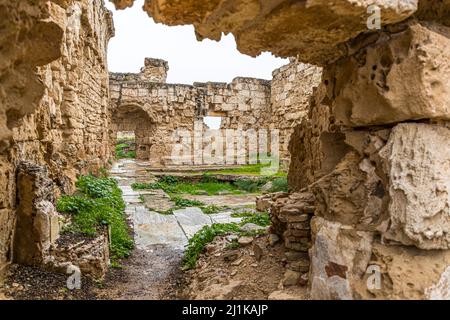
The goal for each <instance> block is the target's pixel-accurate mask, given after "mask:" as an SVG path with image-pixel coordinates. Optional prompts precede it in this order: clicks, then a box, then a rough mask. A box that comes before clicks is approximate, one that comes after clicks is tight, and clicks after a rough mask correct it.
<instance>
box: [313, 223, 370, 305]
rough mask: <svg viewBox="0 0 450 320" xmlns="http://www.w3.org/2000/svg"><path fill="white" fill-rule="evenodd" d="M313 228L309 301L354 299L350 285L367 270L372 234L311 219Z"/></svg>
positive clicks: (338, 224)
mask: <svg viewBox="0 0 450 320" xmlns="http://www.w3.org/2000/svg"><path fill="white" fill-rule="evenodd" d="M312 225H313V239H314V243H313V246H312V249H311V252H310V254H311V271H310V285H311V298H312V299H318V300H323V299H326V300H327V299H339V300H341V299H342V300H351V299H353V298H355V297H354V292H353V291H354V290H353V287H352V283H353V282H354V281H355V280H356V279H359V277H361V276H362V275H363V274H364V273H365V271H366V267H367V265H368V263H369V260H370V257H371V254H372V238H373V234H372V233H369V232H363V231H356V230H354V229H353V228H352V227H351V226H345V225H343V224H340V223H338V222H330V221H327V220H325V219H323V218H319V217H315V218H314V219H313V223H312Z"/></svg>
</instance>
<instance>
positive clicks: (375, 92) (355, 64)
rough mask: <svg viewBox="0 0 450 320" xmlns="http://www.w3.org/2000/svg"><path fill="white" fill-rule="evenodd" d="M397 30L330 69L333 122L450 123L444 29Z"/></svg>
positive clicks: (449, 43)
mask: <svg viewBox="0 0 450 320" xmlns="http://www.w3.org/2000/svg"><path fill="white" fill-rule="evenodd" d="M397 29H398V30H395V32H392V33H382V34H380V35H378V38H377V40H376V41H375V42H374V44H372V45H370V46H368V47H367V48H365V50H364V51H361V52H359V53H358V54H356V55H353V56H351V57H349V58H346V59H344V60H342V61H339V62H338V63H337V64H336V65H334V66H332V67H331V68H330V69H332V70H330V71H329V72H331V73H332V75H331V77H332V78H334V82H333V83H332V84H330V85H332V86H334V88H335V93H334V94H335V103H334V106H333V109H334V113H335V117H336V122H337V123H339V124H343V125H347V126H367V125H377V124H387V123H396V122H401V121H405V120H417V119H446V120H449V119H450V118H449V117H450V116H449V115H450V109H449V108H450V107H449V101H450V82H449V80H448V77H447V75H448V73H449V72H450V63H449V61H450V29H449V28H447V27H444V26H442V25H440V24H437V23H417V22H415V23H410V24H405V25H401V26H399V27H397Z"/></svg>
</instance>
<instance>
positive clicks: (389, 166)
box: [380, 123, 450, 249]
mask: <svg viewBox="0 0 450 320" xmlns="http://www.w3.org/2000/svg"><path fill="white" fill-rule="evenodd" d="M449 141H450V130H449V129H448V128H447V127H445V126H441V125H430V124H418V123H407V124H406V123H405V124H399V125H398V126H396V127H395V128H394V129H393V130H392V133H391V136H390V138H389V141H388V143H387V145H386V147H384V148H383V149H382V150H381V151H380V155H381V157H382V159H383V165H384V167H385V170H386V172H387V174H388V177H389V189H388V192H389V196H390V202H389V209H388V210H389V216H390V223H389V227H388V229H387V230H386V232H385V233H384V234H383V236H384V238H386V239H389V240H394V241H397V242H400V243H402V244H404V245H415V246H417V247H419V248H422V249H449V248H450V235H449V230H450V212H449V210H450V209H449V207H450V204H449V192H450V189H449V188H450V186H449V181H450V167H449V159H450V150H449V148H447V147H445V146H447V145H448V144H449Z"/></svg>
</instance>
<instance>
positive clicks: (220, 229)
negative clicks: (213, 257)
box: [183, 213, 270, 270]
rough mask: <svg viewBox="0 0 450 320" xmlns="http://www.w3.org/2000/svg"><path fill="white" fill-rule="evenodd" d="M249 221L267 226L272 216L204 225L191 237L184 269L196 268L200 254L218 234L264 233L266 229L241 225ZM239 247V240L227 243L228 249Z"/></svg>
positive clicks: (259, 215)
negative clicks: (250, 229) (252, 229)
mask: <svg viewBox="0 0 450 320" xmlns="http://www.w3.org/2000/svg"><path fill="white" fill-rule="evenodd" d="M247 223H255V224H257V225H259V226H262V227H266V226H268V225H270V218H269V214H268V213H262V214H251V215H247V217H245V218H244V219H242V221H241V222H240V223H216V224H213V225H211V226H204V227H203V228H202V229H201V230H200V231H199V232H197V233H196V234H195V235H194V236H193V237H192V238H191V239H189V242H188V245H187V247H186V251H185V254H184V258H183V270H189V269H192V268H195V266H196V264H197V261H198V258H199V257H200V254H201V253H202V252H203V250H204V249H205V247H206V245H207V244H208V243H211V242H212V241H214V239H215V238H216V237H217V236H222V235H225V234H229V233H235V234H238V235H239V236H257V235H260V234H263V233H264V232H265V230H257V231H253V232H244V231H242V230H241V227H242V226H243V225H245V224H247ZM238 247H239V243H238V242H237V241H232V242H231V243H229V244H228V245H227V248H228V249H236V248H238Z"/></svg>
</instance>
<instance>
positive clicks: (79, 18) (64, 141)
mask: <svg viewBox="0 0 450 320" xmlns="http://www.w3.org/2000/svg"><path fill="white" fill-rule="evenodd" d="M0 20H1V21H2V25H3V26H5V27H4V28H3V27H2V28H1V31H0V33H1V35H0V39H1V40H0V51H1V56H2V59H1V60H2V62H1V63H0V78H1V80H0V119H1V120H0V181H1V182H0V230H1V234H2V236H1V237H0V272H1V270H2V269H3V267H4V265H5V263H8V262H10V261H8V260H10V259H11V258H12V257H16V258H15V259H17V260H21V261H27V262H26V263H30V262H31V261H32V264H35V265H39V264H41V263H42V261H43V259H44V257H45V255H46V252H47V249H48V245H49V243H52V242H54V241H55V240H56V237H57V228H58V226H57V225H58V223H57V221H55V220H57V218H54V217H56V216H54V215H53V214H51V212H52V211H53V210H52V209H51V206H52V205H54V198H55V197H56V196H59V195H60V194H61V192H65V193H70V192H72V191H74V184H75V181H76V178H77V175H79V174H81V173H84V174H87V173H88V172H93V173H95V172H98V170H99V169H100V168H101V167H106V166H108V160H110V159H111V150H110V147H109V144H108V143H105V142H106V141H108V137H109V134H108V132H107V128H108V126H109V118H110V114H109V111H108V108H107V106H108V72H107V65H106V48H107V43H108V41H109V38H110V37H111V36H112V35H113V33H114V31H113V26H112V18H111V14H110V12H109V11H107V10H106V9H105V7H104V5H103V1H102V0H94V1H71V2H70V3H69V2H68V1H56V0H55V1H24V0H20V1H15V2H11V1H0ZM24 162H27V163H29V164H30V165H34V166H36V167H41V168H45V170H46V171H47V172H48V177H49V179H50V181H52V182H53V186H52V187H50V189H49V188H48V186H47V183H44V184H43V185H39V186H32V185H29V183H31V182H30V181H25V182H23V183H22V182H19V181H16V176H18V174H19V164H20V163H24ZM32 189H36V190H38V189H42V190H49V191H48V192H49V197H50V195H51V198H52V199H51V200H49V199H45V200H44V201H40V200H39V201H36V202H35V203H34V204H30V203H27V201H28V200H27V199H31V198H32V197H36V198H39V197H37V196H36V194H35V195H33V192H34V190H33V191H32ZM27 192H29V193H28V194H27ZM19 194H21V195H20V197H23V200H24V201H22V204H21V205H20V206H21V207H23V210H22V208H20V209H19V208H18V207H16V202H18V201H19V199H18V197H16V195H19ZM47 201H48V202H47ZM50 203H51V205H50ZM25 207H26V208H25ZM30 212H33V216H27V214H29V213H30ZM19 216H21V218H20V220H21V221H20V223H18V224H16V223H15V222H16V221H15V220H16V218H19ZM14 225H16V229H17V230H16V231H18V232H16V236H17V238H16V239H15V244H14V245H11V241H12V234H13V228H14ZM11 248H14V250H11ZM16 250H17V251H16ZM32 252H34V253H32ZM41 253H44V255H43V256H42V255H41ZM22 258H23V260H22Z"/></svg>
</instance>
